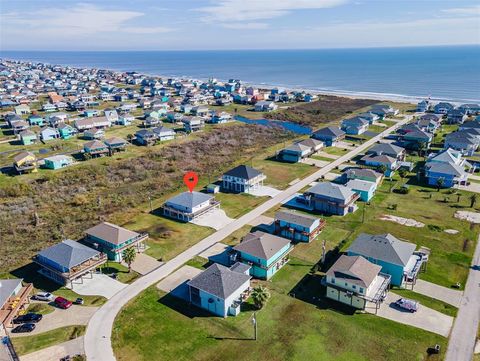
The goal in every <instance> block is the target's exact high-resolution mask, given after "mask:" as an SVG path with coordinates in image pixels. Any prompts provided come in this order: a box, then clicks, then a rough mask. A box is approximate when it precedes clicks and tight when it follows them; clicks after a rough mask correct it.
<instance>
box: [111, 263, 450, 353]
mask: <svg viewBox="0 0 480 361" xmlns="http://www.w3.org/2000/svg"><path fill="white" fill-rule="evenodd" d="M311 266H312V264H311V263H308V262H304V261H301V260H299V259H296V258H293V259H291V261H290V262H289V263H288V264H287V265H286V266H285V267H284V268H283V269H282V270H280V271H279V272H278V273H277V274H276V275H275V276H274V278H273V280H272V281H271V282H264V284H266V285H267V287H268V288H269V289H270V292H271V296H272V297H271V299H270V300H269V302H268V304H267V306H266V307H265V308H264V309H262V310H261V311H259V312H257V320H258V340H257V341H253V340H252V337H253V328H252V323H251V318H252V314H253V311H254V307H253V305H252V304H251V303H247V304H245V305H244V307H243V311H242V313H241V314H240V315H239V316H237V317H228V318H227V319H223V318H219V317H212V316H211V315H209V314H207V313H205V312H202V311H201V310H198V309H196V308H194V307H191V306H189V305H188V304H187V303H185V302H182V301H180V300H177V299H174V298H172V297H171V296H168V295H166V294H165V293H162V292H160V291H158V290H157V289H156V288H155V287H151V288H149V289H147V290H146V291H144V292H143V293H142V294H141V295H140V296H139V297H137V298H136V299H134V300H133V301H132V302H130V303H129V304H128V305H127V306H126V308H125V309H123V311H122V312H121V313H120V314H119V315H118V317H117V320H116V323H115V325H114V329H113V335H112V338H113V345H114V350H115V354H116V357H117V359H118V360H119V361H123V360H125V361H126V360H128V361H140V360H160V359H161V360H209V361H210V360H222V361H224V360H225V361H228V360H235V361H237V360H238V361H242V360H245V361H246V360H278V361H280V360H281V361H283V360H317V361H327V360H328V361H332V360H333V361H334V360H338V361H340V360H341V361H346V360H356V361H360V360H362V361H363V360H369V361H380V360H381V361H384V360H389V361H403V360H423V359H425V357H426V352H425V351H426V349H427V347H428V346H431V345H433V344H435V343H439V344H440V345H441V346H442V351H443V350H444V349H445V348H446V340H445V339H444V338H442V337H440V336H437V335H434V334H432V333H429V332H426V331H423V330H419V329H415V328H412V327H409V326H405V325H401V324H397V323H394V322H392V321H388V320H385V319H380V318H377V317H375V316H373V315H367V314H353V313H352V312H351V310H346V309H343V308H342V307H341V306H339V305H338V304H335V303H330V302H327V301H326V300H325V299H324V298H323V297H322V294H323V290H322V289H321V288H320V287H319V285H320V279H319V277H318V276H317V275H314V274H309V270H310V267H311ZM290 294H294V295H295V297H293V296H292V295H290ZM132 319H134V320H135V322H133V323H132V322H131V320H132ZM239 350H241V351H240V352H239ZM440 357H442V355H439V357H437V356H434V357H431V358H429V360H431V361H436V360H440V359H441V358H440Z"/></svg>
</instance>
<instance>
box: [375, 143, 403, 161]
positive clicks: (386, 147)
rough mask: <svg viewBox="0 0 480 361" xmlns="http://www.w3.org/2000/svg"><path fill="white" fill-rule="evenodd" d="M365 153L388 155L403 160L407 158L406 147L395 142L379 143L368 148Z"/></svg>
mask: <svg viewBox="0 0 480 361" xmlns="http://www.w3.org/2000/svg"><path fill="white" fill-rule="evenodd" d="M365 154H368V155H372V156H377V155H388V156H389V157H392V158H395V159H397V160H399V161H402V160H404V159H405V155H406V151H405V149H404V148H402V147H399V146H397V145H394V144H390V143H377V144H375V145H374V146H373V147H371V148H370V149H368V150H367V151H366V153H365Z"/></svg>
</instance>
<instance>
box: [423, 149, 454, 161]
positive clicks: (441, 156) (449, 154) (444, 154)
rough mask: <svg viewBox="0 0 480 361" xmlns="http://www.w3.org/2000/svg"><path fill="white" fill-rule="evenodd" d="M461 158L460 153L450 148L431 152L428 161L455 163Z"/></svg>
mask: <svg viewBox="0 0 480 361" xmlns="http://www.w3.org/2000/svg"><path fill="white" fill-rule="evenodd" d="M460 160H461V153H460V152H459V151H458V150H454V149H451V148H448V149H444V150H442V151H440V152H439V153H436V154H433V155H432V156H431V157H429V159H428V160H427V163H428V162H432V161H435V162H443V163H455V164H457V163H458V162H459V161H460Z"/></svg>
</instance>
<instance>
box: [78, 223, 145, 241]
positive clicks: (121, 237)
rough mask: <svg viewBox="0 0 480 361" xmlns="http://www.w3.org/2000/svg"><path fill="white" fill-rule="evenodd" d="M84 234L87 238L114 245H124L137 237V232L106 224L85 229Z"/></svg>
mask: <svg viewBox="0 0 480 361" xmlns="http://www.w3.org/2000/svg"><path fill="white" fill-rule="evenodd" d="M85 233H86V234H87V235H89V236H92V237H96V238H99V239H102V240H104V241H107V242H108V243H111V244H116V245H119V244H122V243H125V242H127V241H128V240H130V239H132V238H135V237H138V236H139V234H138V233H137V232H133V231H130V230H129V229H126V228H123V227H120V226H117V225H115V224H112V223H108V222H102V223H99V224H97V225H96V226H93V227H92V228H89V229H87V230H86V231H85Z"/></svg>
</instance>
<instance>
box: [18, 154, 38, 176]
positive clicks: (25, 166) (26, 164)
mask: <svg viewBox="0 0 480 361" xmlns="http://www.w3.org/2000/svg"><path fill="white" fill-rule="evenodd" d="M37 166H38V161H37V157H36V156H35V154H33V153H32V152H21V153H18V154H17V155H16V156H15V157H13V167H14V168H15V170H16V171H17V172H18V174H22V173H29V172H36V171H37Z"/></svg>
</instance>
